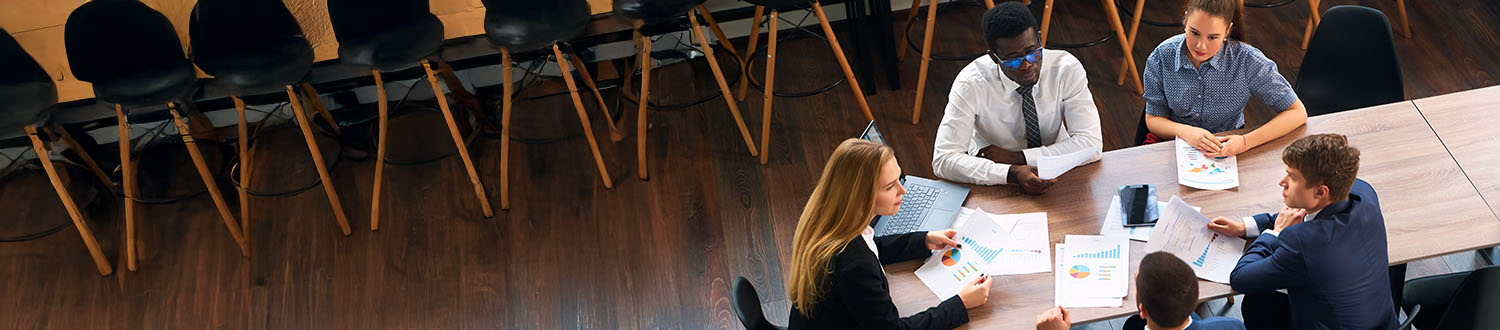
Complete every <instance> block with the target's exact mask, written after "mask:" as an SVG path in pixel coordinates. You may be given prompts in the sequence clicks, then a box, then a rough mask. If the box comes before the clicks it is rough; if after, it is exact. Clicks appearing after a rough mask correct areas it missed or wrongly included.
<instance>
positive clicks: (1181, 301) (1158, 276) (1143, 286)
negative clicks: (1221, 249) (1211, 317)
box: [1135, 251, 1198, 327]
mask: <svg viewBox="0 0 1500 330" xmlns="http://www.w3.org/2000/svg"><path fill="white" fill-rule="evenodd" d="M1135 287H1136V289H1135V300H1136V301H1137V302H1140V303H1141V307H1142V308H1144V309H1145V310H1146V316H1148V317H1150V318H1151V322H1154V323H1156V324H1157V325H1160V326H1163V327H1176V326H1180V325H1182V324H1183V323H1184V322H1187V320H1188V316H1189V315H1191V314H1192V313H1193V307H1194V306H1196V305H1197V304H1198V276H1197V275H1196V274H1194V273H1193V268H1191V267H1188V264H1187V263H1185V262H1182V259H1177V256H1174V255H1172V254H1171V253H1166V252H1161V251H1157V252H1152V253H1151V254H1147V255H1146V257H1145V258H1142V259H1141V267H1140V270H1139V271H1137V272H1136V275H1135Z"/></svg>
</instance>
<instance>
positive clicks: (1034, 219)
mask: <svg viewBox="0 0 1500 330" xmlns="http://www.w3.org/2000/svg"><path fill="white" fill-rule="evenodd" d="M981 213H982V214H984V215H986V216H988V218H989V219H991V220H993V221H994V222H995V223H996V224H999V225H1000V227H1001V228H1004V229H1005V230H1006V231H1007V232H1010V237H1011V241H1010V244H1009V245H1008V246H1005V250H1003V251H1001V252H1000V256H999V257H998V258H997V261H996V262H994V263H992V264H991V265H990V268H988V269H987V270H988V271H989V274H992V275H1016V274H1035V273H1046V272H1048V271H1051V270H1052V263H1051V261H1052V255H1051V252H1052V249H1048V248H1047V246H1048V245H1051V236H1050V234H1049V232H1048V231H1047V213H1046V212H1036V213H1021V214H993V213H989V212H985V211H984V210H976V209H971V208H967V207H965V208H962V209H960V210H959V211H958V217H957V218H956V219H954V220H953V227H954V228H962V227H963V226H964V225H965V224H966V223H968V222H969V221H971V218H974V217H973V215H974V214H981Z"/></svg>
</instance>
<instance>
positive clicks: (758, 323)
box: [729, 276, 786, 330]
mask: <svg viewBox="0 0 1500 330" xmlns="http://www.w3.org/2000/svg"><path fill="white" fill-rule="evenodd" d="M729 295H730V299H732V300H734V305H733V306H734V314H735V315H738V316H739V317H740V324H743V325H745V330H786V327H783V326H778V325H775V324H771V321H767V320H766V315H765V314H764V313H762V312H761V310H760V294H758V293H755V285H754V284H750V280H748V279H745V277H744V276H741V277H736V278H734V292H731V293H730V294H729Z"/></svg>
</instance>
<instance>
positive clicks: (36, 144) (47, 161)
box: [26, 125, 114, 275]
mask: <svg viewBox="0 0 1500 330" xmlns="http://www.w3.org/2000/svg"><path fill="white" fill-rule="evenodd" d="M36 134H37V133H36V126H34V125H28V126H26V135H27V136H29V137H31V148H32V151H35V152H36V157H37V158H38V160H40V161H41V162H42V169H43V170H46V171H47V179H48V180H50V181H52V188H53V189H56V190H57V198H59V199H62V203H63V208H65V209H67V210H68V217H70V218H73V227H77V228H78V236H81V237H83V245H84V246H87V247H88V249H89V255H91V256H93V258H94V267H97V268H99V275H109V274H110V273H112V272H114V269H111V268H110V265H109V259H107V258H105V257H104V250H102V249H100V248H99V241H97V240H95V239H94V232H93V231H92V230H89V225H88V224H87V223H84V222H83V212H81V211H79V210H78V205H77V204H75V203H74V202H73V195H72V194H69V193H68V186H67V185H64V184H63V182H62V178H60V177H58V174H57V168H55V167H53V165H52V157H51V155H48V154H47V145H46V144H43V143H42V138H41V137H38V136H37V135H36ZM80 152H82V150H80Z"/></svg>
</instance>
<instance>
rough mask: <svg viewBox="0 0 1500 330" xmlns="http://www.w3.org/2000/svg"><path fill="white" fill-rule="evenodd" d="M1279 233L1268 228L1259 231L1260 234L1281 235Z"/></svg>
mask: <svg viewBox="0 0 1500 330" xmlns="http://www.w3.org/2000/svg"><path fill="white" fill-rule="evenodd" d="M1279 234H1280V232H1278V231H1275V230H1270V229H1266V231H1263V232H1261V235H1271V236H1276V237H1281V235H1279Z"/></svg>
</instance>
